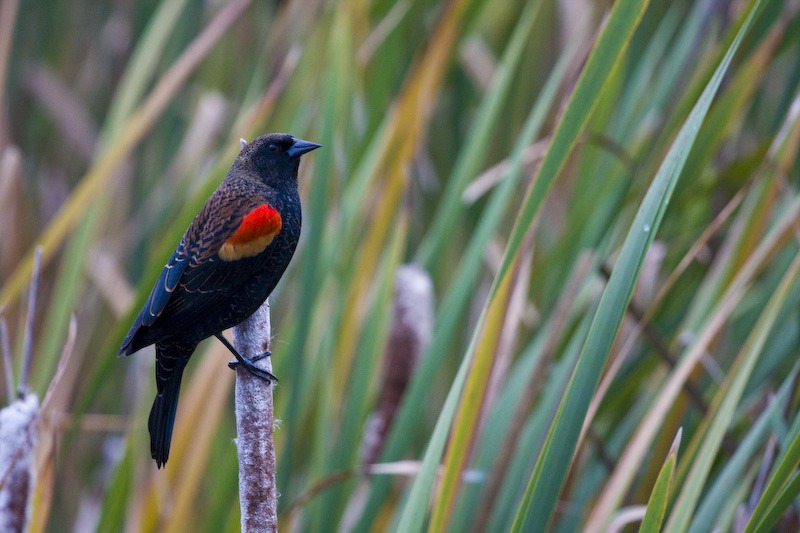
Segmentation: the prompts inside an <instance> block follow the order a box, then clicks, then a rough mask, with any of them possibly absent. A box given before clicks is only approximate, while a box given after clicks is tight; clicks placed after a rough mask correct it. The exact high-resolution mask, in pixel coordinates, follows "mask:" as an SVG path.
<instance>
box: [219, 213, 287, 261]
mask: <svg viewBox="0 0 800 533" xmlns="http://www.w3.org/2000/svg"><path fill="white" fill-rule="evenodd" d="M281 226H282V221H281V215H280V213H278V211H276V210H275V209H274V208H273V207H271V206H269V205H267V204H262V205H260V206H258V207H256V208H255V209H253V210H252V211H250V212H249V213H247V214H246V215H245V216H244V218H242V222H241V223H240V224H239V227H238V228H236V231H234V232H233V235H231V236H230V237H228V239H227V240H226V241H225V242H223V243H222V246H221V247H220V249H219V252H218V255H219V258H220V259H222V260H223V261H236V260H237V259H243V258H246V257H254V256H256V255H258V254H260V253H261V252H263V251H264V250H265V249H266V248H267V246H269V245H270V243H271V242H272V240H273V239H274V238H275V236H276V235H277V234H278V233H280V231H281Z"/></svg>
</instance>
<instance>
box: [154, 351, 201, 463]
mask: <svg viewBox="0 0 800 533" xmlns="http://www.w3.org/2000/svg"><path fill="white" fill-rule="evenodd" d="M194 349H195V346H194V345H192V346H188V345H183V344H172V343H169V344H168V343H158V344H156V385H157V387H158V394H157V395H156V399H155V401H154V402H153V408H152V409H151V410H150V419H149V420H148V422H147V429H149V430H150V455H152V457H153V459H155V460H156V464H157V465H158V467H159V468H161V466H162V465H163V464H164V463H166V462H167V459H168V458H169V445H170V441H171V440H172V426H173V425H174V424H175V412H176V411H177V410H178V395H179V393H180V391H181V377H182V376H183V369H184V368H185V367H186V363H187V362H188V361H189V357H190V356H191V355H192V352H194Z"/></svg>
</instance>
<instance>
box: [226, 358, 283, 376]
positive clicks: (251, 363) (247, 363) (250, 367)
mask: <svg viewBox="0 0 800 533" xmlns="http://www.w3.org/2000/svg"><path fill="white" fill-rule="evenodd" d="M270 355H272V354H271V353H270V352H266V353H262V354H261V355H257V356H255V357H253V358H252V359H246V358H244V357H242V358H241V359H237V360H235V361H229V362H228V367H229V368H232V369H233V370H236V368H238V367H239V366H240V365H241V366H242V368H244V369H245V370H247V371H248V372H250V373H251V374H252V375H254V376H256V377H259V378H261V379H263V380H266V381H269V382H270V383H275V382H277V381H278V378H276V377H275V376H274V375H273V374H272V373H271V372H267V371H266V370H264V369H263V368H259V367H257V366H256V365H255V363H256V362H258V361H261V360H262V359H264V358H265V357H269V356H270Z"/></svg>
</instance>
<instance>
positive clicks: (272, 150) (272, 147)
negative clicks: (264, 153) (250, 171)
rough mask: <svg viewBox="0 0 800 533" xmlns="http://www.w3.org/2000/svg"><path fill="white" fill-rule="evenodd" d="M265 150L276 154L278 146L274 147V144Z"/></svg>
mask: <svg viewBox="0 0 800 533" xmlns="http://www.w3.org/2000/svg"><path fill="white" fill-rule="evenodd" d="M267 149H268V150H269V151H270V152H277V151H278V146H277V145H275V144H270V145H269V146H268V147H267Z"/></svg>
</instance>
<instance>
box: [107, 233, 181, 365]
mask: <svg viewBox="0 0 800 533" xmlns="http://www.w3.org/2000/svg"><path fill="white" fill-rule="evenodd" d="M188 264H189V256H188V254H187V253H186V241H185V237H184V238H183V239H181V242H180V243H179V244H178V247H177V248H176V249H175V252H174V253H173V254H172V257H170V258H169V261H167V264H166V266H164V270H162V271H161V275H159V276H158V280H157V281H156V284H155V285H154V286H153V289H152V290H151V291H150V296H148V297H147V302H145V304H144V306H143V307H142V309H141V311H139V314H138V316H137V317H136V320H134V321H133V325H132V326H131V329H130V330H129V331H128V334H127V335H126V336H125V340H124V341H122V347H121V348H120V350H119V355H129V354H131V353H133V352H135V351H136V350H138V349H139V348H142V347H144V346H146V345H147V344H140V343H138V342H134V339H135V337H136V333H137V332H138V331H139V330H140V329H141V328H142V327H143V326H144V327H149V326H152V325H153V323H155V321H156V320H157V319H158V317H159V316H160V315H161V312H162V311H163V310H164V308H165V307H166V305H167V302H169V299H170V297H171V296H172V294H173V293H174V292H175V289H176V288H177V287H178V283H179V282H180V279H181V276H183V272H184V271H185V270H186V267H187V266H188ZM148 344H149V343H148Z"/></svg>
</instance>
